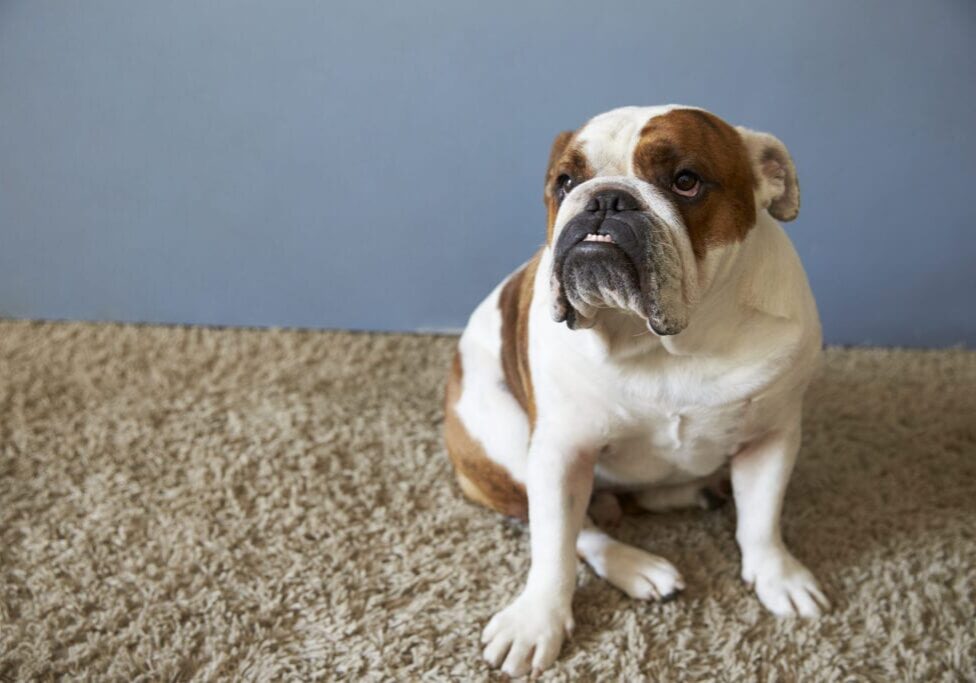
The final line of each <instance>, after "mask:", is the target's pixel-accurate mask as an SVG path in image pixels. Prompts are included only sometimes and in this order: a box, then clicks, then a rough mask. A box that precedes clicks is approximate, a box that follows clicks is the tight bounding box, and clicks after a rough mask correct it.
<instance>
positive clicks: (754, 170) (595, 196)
mask: <svg viewBox="0 0 976 683" xmlns="http://www.w3.org/2000/svg"><path fill="white" fill-rule="evenodd" d="M545 201H546V205H547V208H548V216H549V221H548V222H549V225H548V244H549V246H550V248H551V249H552V273H551V285H552V289H553V297H552V301H553V318H554V319H555V320H556V321H557V322H563V321H565V322H566V323H567V325H569V327H570V328H574V329H575V328H577V327H586V326H588V325H589V324H592V321H593V317H594V315H595V314H596V311H597V310H598V309H600V308H616V309H623V310H628V311H631V312H633V313H635V314H637V315H639V316H641V317H642V318H644V319H646V320H647V323H648V327H649V328H650V329H651V330H652V331H654V332H655V333H656V334H659V335H671V334H677V333H678V332H680V331H681V330H683V329H684V328H685V327H686V326H687V324H688V322H689V317H690V315H691V310H692V308H693V305H694V303H695V301H696V300H697V298H698V294H699V280H700V277H699V276H700V269H701V266H702V264H703V263H705V262H706V261H707V260H708V257H709V255H710V254H713V253H716V252H717V251H719V250H722V249H723V248H724V247H726V246H728V245H732V244H735V243H737V242H740V241H742V240H743V239H744V238H745V237H746V235H747V234H748V232H749V231H750V230H751V229H752V228H753V226H754V225H755V224H756V216H757V212H758V211H767V210H768V211H769V213H770V214H771V215H772V216H773V217H774V218H777V219H779V220H792V219H793V218H795V217H796V214H797V212H798V210H799V188H798V186H797V181H796V172H795V169H794V167H793V162H792V160H791V158H790V155H789V153H788V152H787V150H786V148H785V147H784V146H783V144H782V143H781V142H780V141H779V140H777V139H776V138H774V137H773V136H771V135H767V134H765V133H756V132H753V131H749V130H746V129H744V128H738V129H737V128H733V127H732V126H730V125H729V124H727V123H725V122H724V121H722V120H721V119H720V118H718V117H717V116H715V115H713V114H710V113H708V112H705V111H702V110H700V109H691V108H685V107H673V106H670V107H624V108H622V109H615V110H613V111H610V112H607V113H605V114H601V115H600V116H597V117H596V118H594V119H591V120H590V121H589V122H588V123H587V124H586V125H584V126H583V127H582V128H580V129H579V130H578V131H575V132H565V133H561V134H560V135H559V136H557V137H556V141H555V143H554V144H553V148H552V153H551V155H550V159H549V168H548V171H547V173H546V189H545Z"/></svg>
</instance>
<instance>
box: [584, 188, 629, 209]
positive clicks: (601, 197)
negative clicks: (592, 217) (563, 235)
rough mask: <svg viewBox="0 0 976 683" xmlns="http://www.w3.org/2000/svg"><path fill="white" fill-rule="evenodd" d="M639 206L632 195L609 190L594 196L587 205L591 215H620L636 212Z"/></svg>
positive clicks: (621, 191)
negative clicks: (626, 212)
mask: <svg viewBox="0 0 976 683" xmlns="http://www.w3.org/2000/svg"><path fill="white" fill-rule="evenodd" d="M638 206H639V204H638V203H637V200H636V199H635V198H634V196H633V195H632V194H630V193H629V192H624V191H623V190H608V191H606V192H601V193H599V194H595V195H593V197H592V198H591V199H590V201H589V203H588V204H587V205H586V211H589V212H590V213H604V214H611V213H620V212H621V211H636V210H637V207H638Z"/></svg>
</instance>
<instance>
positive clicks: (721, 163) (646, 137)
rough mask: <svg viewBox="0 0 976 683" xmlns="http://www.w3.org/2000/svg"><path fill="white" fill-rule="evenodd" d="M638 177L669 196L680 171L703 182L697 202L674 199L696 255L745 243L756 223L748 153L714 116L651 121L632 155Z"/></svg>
mask: <svg viewBox="0 0 976 683" xmlns="http://www.w3.org/2000/svg"><path fill="white" fill-rule="evenodd" d="M634 168H635V170H636V172H637V173H638V175H640V176H641V177H643V178H644V179H645V180H647V181H648V182H650V183H653V184H654V185H656V186H657V187H658V188H660V189H661V190H662V191H664V192H666V193H671V183H672V181H673V179H674V177H675V175H676V174H677V173H678V172H679V171H683V170H688V171H691V172H693V173H695V174H697V175H698V176H699V177H700V178H701V179H702V182H703V183H704V188H703V192H702V194H700V195H699V198H698V199H694V200H684V199H683V198H682V197H676V200H675V202H674V203H675V206H676V207H677V208H678V210H679V211H680V212H681V216H682V219H683V220H684V223H685V226H686V227H687V229H688V233H689V238H690V239H691V245H692V248H693V249H694V251H695V256H697V257H698V258H701V257H702V256H704V255H705V252H706V251H707V250H708V248H709V247H712V246H719V245H722V244H728V243H731V242H736V241H739V240H742V239H743V238H745V236H746V233H747V232H748V231H749V229H750V228H751V227H752V226H753V225H754V224H755V222H756V204H755V195H754V191H755V187H756V184H755V183H756V179H755V176H754V174H753V172H752V164H751V162H750V160H749V153H748V151H747V150H746V146H745V143H743V141H742V138H741V136H740V135H739V133H738V132H737V131H736V130H735V129H734V128H733V127H732V126H730V125H729V124H727V123H725V122H724V121H722V119H720V118H718V117H717V116H715V115H713V114H709V113H708V112H703V111H698V110H695V109H676V110H674V111H671V112H668V113H667V114H664V115H662V116H657V117H655V118H653V119H651V120H650V121H648V122H647V125H645V126H644V128H643V130H641V139H640V141H639V142H638V143H637V148H636V149H635V150H634Z"/></svg>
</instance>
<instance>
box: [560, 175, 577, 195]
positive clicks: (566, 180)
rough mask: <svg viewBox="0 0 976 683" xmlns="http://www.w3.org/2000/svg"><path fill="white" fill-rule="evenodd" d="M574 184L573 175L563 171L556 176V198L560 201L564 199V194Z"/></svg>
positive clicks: (569, 190) (566, 193)
mask: <svg viewBox="0 0 976 683" xmlns="http://www.w3.org/2000/svg"><path fill="white" fill-rule="evenodd" d="M575 185H576V183H575V182H574V181H573V177H572V176H570V175H567V174H565V173H563V174H562V175H561V176H559V177H558V178H556V200H557V201H560V202H561V201H562V200H563V199H565V197H566V195H568V194H569V193H570V192H571V191H572V189H573V186H575Z"/></svg>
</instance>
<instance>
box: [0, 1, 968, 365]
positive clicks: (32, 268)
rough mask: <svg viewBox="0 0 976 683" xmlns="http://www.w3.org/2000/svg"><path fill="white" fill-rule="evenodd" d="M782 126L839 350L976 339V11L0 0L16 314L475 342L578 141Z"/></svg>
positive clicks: (0, 253) (9, 308)
mask: <svg viewBox="0 0 976 683" xmlns="http://www.w3.org/2000/svg"><path fill="white" fill-rule="evenodd" d="M671 101H675V102H682V103H688V104H696V105H700V106H704V107H706V108H708V109H711V110H712V111H714V112H716V113H718V114H719V115H721V116H723V117H724V118H726V119H727V120H729V121H731V122H733V123H743V124H746V125H749V126H750V127H754V128H759V129H764V130H769V131H771V132H773V133H775V134H776V135H778V136H779V137H780V138H781V139H783V140H784V141H785V142H786V144H787V145H788V146H789V148H790V149H791V151H792V152H793V155H794V157H795V159H796V163H797V166H798V168H799V174H800V183H801V187H802V193H803V208H802V211H801V214H800V218H799V219H798V220H797V221H796V222H795V223H793V224H791V225H790V226H789V232H790V234H791V235H792V236H793V239H794V240H795V242H796V244H797V248H798V250H799V251H800V254H801V256H802V257H803V259H804V261H805V263H806V266H807V270H808V272H809V274H810V279H811V281H812V284H813V288H814V291H815V293H816V295H817V297H818V299H819V302H820V307H821V312H822V315H823V319H824V327H825V332H826V337H827V339H828V341H831V342H839V343H855V344H857V343H874V344H901V345H933V346H939V345H947V344H955V343H960V342H962V343H965V344H967V345H969V346H974V345H976V312H974V311H976V304H974V301H973V299H974V297H976V208H974V207H976V201H974V194H976V186H974V181H976V174H974V171H973V164H974V160H976V135H974V132H973V126H974V122H976V3H973V2H971V1H970V0H958V1H956V2H950V1H948V0H945V1H933V2H919V1H917V0H916V1H913V2H894V1H892V2H887V1H884V2H882V1H876V2H850V1H848V0H845V1H842V2H840V1H838V2H780V1H773V0H769V1H766V0H763V1H762V2H749V3H737V2H709V3H697V2H646V1H643V2H602V1H601V2H596V1H595V0H594V1H591V2H577V1H572V2H567V1H565V0H564V1H560V2H524V3H523V2H519V3H499V2H448V1H446V0H441V1H440V2H435V1H432V0H412V1H411V2H400V3H394V2H388V3H378V2H348V3H331V2H290V1H288V2H282V1H278V0H266V1H264V2H244V1H240V0H234V1H229V0H206V1H205V2H200V1H196V0H194V1H192V2H191V1H188V0H182V1H178V2H170V1H167V2H150V1H149V0H138V1H136V0H114V1H113V0H86V1H85V2H67V1H63V2H54V1H48V0H6V1H4V2H0V315H5V316H15V317H42V318H80V319H112V320H135V321H160V322H187V323H214V324H229V325H289V326H291V325H297V326H311V327H352V328H368V329H386V330H411V329H418V328H439V327H457V326H460V325H462V324H463V322H464V321H465V319H466V317H467V314H468V312H469V311H470V310H471V309H472V307H473V306H474V305H475V304H476V303H477V301H478V300H479V299H480V298H481V297H482V296H483V295H484V294H485V293H486V292H487V291H488V290H489V289H490V288H491V287H492V286H493V284H494V283H495V282H496V281H497V280H498V279H499V278H501V277H502V276H503V275H504V274H505V273H507V272H508V271H510V270H511V269H512V268H513V267H514V266H516V265H517V264H518V263H520V262H521V261H522V260H523V259H525V258H526V257H527V256H528V255H529V254H530V253H531V252H532V250H533V248H534V247H535V246H536V245H537V244H538V243H540V241H541V240H542V238H543V232H544V224H543V222H544V212H543V207H542V202H541V192H542V189H541V179H542V173H543V170H544V165H545V160H546V156H547V153H548V149H549V144H550V142H551V140H552V137H553V135H554V134H555V133H556V132H557V131H559V130H562V129H564V128H571V127H575V126H577V125H578V124H580V123H582V122H583V121H584V120H585V119H586V118H588V117H589V116H590V115H592V114H594V113H597V112H599V111H602V110H605V109H609V108H611V107H615V106H618V105H622V104H648V103H665V102H671Z"/></svg>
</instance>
